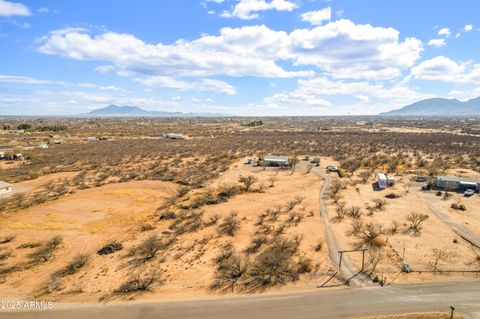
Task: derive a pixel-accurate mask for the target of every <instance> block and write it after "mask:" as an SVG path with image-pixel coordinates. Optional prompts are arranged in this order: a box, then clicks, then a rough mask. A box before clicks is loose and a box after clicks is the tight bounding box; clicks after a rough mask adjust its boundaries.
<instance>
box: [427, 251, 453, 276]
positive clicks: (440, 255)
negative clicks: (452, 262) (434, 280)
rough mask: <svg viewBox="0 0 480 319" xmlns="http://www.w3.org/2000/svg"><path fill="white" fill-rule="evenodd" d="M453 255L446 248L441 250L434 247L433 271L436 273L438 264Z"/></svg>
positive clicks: (431, 262)
mask: <svg viewBox="0 0 480 319" xmlns="http://www.w3.org/2000/svg"><path fill="white" fill-rule="evenodd" d="M450 257H451V254H450V253H448V252H446V251H445V250H441V249H438V248H434V249H433V250H432V261H430V265H431V266H432V268H433V273H434V274H436V273H437V270H438V264H439V263H440V262H442V261H447V260H448V259H449V258H450Z"/></svg>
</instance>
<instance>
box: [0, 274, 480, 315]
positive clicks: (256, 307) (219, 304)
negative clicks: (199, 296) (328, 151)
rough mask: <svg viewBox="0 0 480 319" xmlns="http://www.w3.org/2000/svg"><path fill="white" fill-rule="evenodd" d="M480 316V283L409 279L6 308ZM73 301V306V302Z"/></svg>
mask: <svg viewBox="0 0 480 319" xmlns="http://www.w3.org/2000/svg"><path fill="white" fill-rule="evenodd" d="M451 305H452V306H454V307H455V308H456V311H457V312H458V313H463V314H466V315H467V316H468V317H469V318H472V319H476V318H480V282H470V283H468V282H451V283H426V284H408V285H398V286H388V287H364V288H345V289H334V290H327V289H325V290H323V289H319V290H318V291H314V292H306V293H296V294H291V295H274V296H272V295H261V296H259V295H254V296H253V295H252V296H248V297H239V298H230V299H212V300H203V301H182V302H149V303H145V302H143V303H128V302H127V303H122V304H107V305H81V306H71V307H70V308H66V309H55V308H54V310H51V311H39V312H34V313H27V312H16V313H2V312H0V318H1V319H4V318H5V319H7V318H8V319H81V318H88V319H100V318H102V319H105V318H112V319H124V318H125V319H127V318H128V319H132V318H142V319H150V318H152V319H153V318H155V319H159V318H179V319H187V318H188V319H190V318H191V319H199V318H209V319H225V318H228V319H237V318H249V319H252V318H253V319H255V318H262V319H264V318H275V319H287V318H288V319H292V318H299V319H306V318H315V319H322V318H329V319H332V318H358V317H362V316H375V315H387V314H401V313H411V312H429V311H445V312H447V311H449V309H450V308H449V307H450V306H451ZM67 306H68V305H67Z"/></svg>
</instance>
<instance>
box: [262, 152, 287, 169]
mask: <svg viewBox="0 0 480 319" xmlns="http://www.w3.org/2000/svg"><path fill="white" fill-rule="evenodd" d="M263 161H264V163H265V165H266V166H274V167H285V166H288V163H289V159H288V157H287V156H272V155H268V156H265V158H264V159H263Z"/></svg>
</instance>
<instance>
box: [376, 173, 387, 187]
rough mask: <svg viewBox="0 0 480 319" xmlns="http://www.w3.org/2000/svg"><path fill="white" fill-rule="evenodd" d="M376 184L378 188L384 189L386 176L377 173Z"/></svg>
mask: <svg viewBox="0 0 480 319" xmlns="http://www.w3.org/2000/svg"><path fill="white" fill-rule="evenodd" d="M377 185H378V188H379V189H385V188H387V186H388V182H387V176H385V174H383V173H378V174H377Z"/></svg>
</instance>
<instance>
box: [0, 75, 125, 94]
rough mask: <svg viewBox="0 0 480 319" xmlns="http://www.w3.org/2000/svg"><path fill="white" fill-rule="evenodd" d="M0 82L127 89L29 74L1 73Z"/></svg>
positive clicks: (110, 89) (104, 89) (105, 89)
mask: <svg viewBox="0 0 480 319" xmlns="http://www.w3.org/2000/svg"><path fill="white" fill-rule="evenodd" d="M0 82H3V83H13V84H29V85H30V84H45V85H60V86H76V87H82V88H90V89H97V90H102V91H125V90H123V89H121V88H118V87H116V86H113V85H104V86H102V85H97V84H93V83H75V82H66V81H53V80H44V79H37V78H33V77H29V76H18V75H6V74H0Z"/></svg>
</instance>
